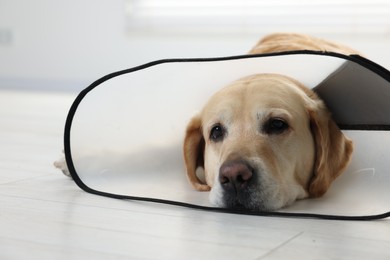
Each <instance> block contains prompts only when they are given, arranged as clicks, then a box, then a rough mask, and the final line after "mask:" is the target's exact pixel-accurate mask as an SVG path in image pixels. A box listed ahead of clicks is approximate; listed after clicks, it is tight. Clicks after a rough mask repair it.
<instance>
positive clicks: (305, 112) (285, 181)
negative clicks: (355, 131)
mask: <svg viewBox="0 0 390 260" xmlns="http://www.w3.org/2000/svg"><path fill="white" fill-rule="evenodd" d="M291 50H319V51H332V52H338V53H344V54H352V53H357V52H356V51H354V50H352V49H350V48H348V47H344V46H341V45H337V44H334V43H331V42H328V41H324V40H320V39H316V38H313V37H309V36H304V35H298V34H273V35H269V36H267V37H265V38H264V39H262V40H261V41H260V42H259V43H258V44H257V45H256V46H255V47H254V48H253V49H252V50H251V51H250V53H252V54H255V53H268V52H278V51H291ZM302 69H305V68H302ZM274 119H277V120H279V121H280V120H282V122H284V123H286V124H287V126H288V127H287V129H285V131H282V132H281V133H279V132H277V133H273V132H271V133H267V131H265V130H264V128H265V126H266V125H267V124H268V123H269V122H270V120H271V121H272V120H274ZM215 125H218V126H220V128H223V130H224V134H223V136H222V137H221V138H220V139H221V140H217V141H215V140H213V139H212V138H211V136H212V135H213V134H212V131H213V130H212V129H213V127H214V126H215ZM352 150H353V145H352V142H351V141H350V140H349V139H348V138H346V137H345V136H344V135H343V133H342V132H341V131H340V129H339V128H338V127H337V125H336V124H335V122H334V121H333V120H332V118H331V115H330V113H329V111H328V110H327V108H326V106H325V105H324V103H323V102H322V101H321V100H320V99H319V98H318V97H317V95H316V94H315V93H314V92H312V91H311V90H309V89H307V88H306V87H304V86H302V85H301V84H300V83H299V82H297V81H295V80H294V79H291V78H288V77H286V76H283V75H276V74H258V75H252V76H249V77H246V78H243V79H240V80H238V81H236V82H233V83H232V84H231V85H229V86H227V87H225V88H223V89H222V90H220V91H219V92H217V93H216V94H214V95H213V96H212V97H211V98H210V100H209V101H208V103H207V104H206V105H205V107H204V108H203V109H202V111H201V112H200V113H199V115H197V116H195V117H194V118H193V119H192V120H191V121H190V123H189V124H188V127H187V130H186V136H185V140H184V147H183V151H184V160H185V164H186V169H187V176H188V178H189V180H190V182H191V183H192V185H193V186H194V188H195V189H197V190H199V191H209V190H211V192H210V201H211V203H212V204H214V205H215V206H220V207H233V208H236V207H240V208H246V209H250V210H276V209H279V208H281V207H284V206H286V205H289V204H291V203H292V202H294V201H295V200H297V199H303V198H307V197H320V196H322V195H323V194H324V193H325V192H326V191H327V190H328V188H329V186H330V185H331V183H332V182H333V180H334V179H335V178H336V177H337V176H339V175H340V174H341V173H342V171H343V170H344V169H345V167H346V166H347V165H348V163H349V161H350V158H351V154H352ZM226 165H228V167H230V168H232V167H235V168H237V171H244V172H250V176H252V177H251V178H250V180H249V181H247V180H246V179H247V177H242V176H241V175H242V174H241V173H240V172H239V173H234V175H235V176H236V175H239V177H240V178H241V179H245V181H244V184H245V185H244V186H245V187H244V188H239V187H238V186H239V185H236V187H235V188H234V189H233V190H232V189H229V190H228V189H226V188H224V186H226V185H225V181H221V179H222V180H223V179H225V180H226V178H224V177H223V176H222V177H221V175H223V173H222V171H223V169H226ZM232 165H233V166H232ZM237 165H238V166H237ZM199 168H203V169H204V175H205V181H201V179H200V178H198V176H197V169H199ZM229 171H230V172H231V171H232V170H231V169H230V170H229ZM230 174H231V173H230ZM241 181H242V180H241ZM240 185H241V184H240Z"/></svg>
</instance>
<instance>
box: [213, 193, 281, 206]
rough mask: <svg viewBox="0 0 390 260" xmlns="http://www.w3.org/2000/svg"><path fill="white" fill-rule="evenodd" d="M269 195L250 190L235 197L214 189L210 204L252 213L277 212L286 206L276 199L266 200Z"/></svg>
mask: <svg viewBox="0 0 390 260" xmlns="http://www.w3.org/2000/svg"><path fill="white" fill-rule="evenodd" d="M268 195H269V194H268ZM268 195H265V194H263V193H261V192H253V191H250V190H249V191H244V192H241V193H239V194H237V195H234V196H233V195H231V194H228V193H225V192H224V191H220V190H218V189H212V190H211V193H210V202H211V204H212V205H213V206H215V207H220V208H227V209H232V210H239V211H252V212H256V211H257V212H264V211H275V210H278V209H281V208H283V207H284V206H286V205H284V203H283V202H282V201H281V200H278V199H275V197H274V199H266V198H267V197H268Z"/></svg>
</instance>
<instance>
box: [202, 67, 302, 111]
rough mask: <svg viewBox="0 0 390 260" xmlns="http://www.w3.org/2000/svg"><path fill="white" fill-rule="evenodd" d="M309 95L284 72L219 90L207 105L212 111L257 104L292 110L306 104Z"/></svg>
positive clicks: (265, 75)
mask: <svg viewBox="0 0 390 260" xmlns="http://www.w3.org/2000/svg"><path fill="white" fill-rule="evenodd" d="M306 97H307V95H306V94H305V92H304V91H303V90H302V88H301V87H299V86H298V83H297V82H295V81H293V80H291V79H289V78H287V77H284V76H281V75H274V74H259V75H254V76H249V77H246V78H243V79H240V80H238V81H235V82H233V83H232V84H230V85H228V86H226V87H225V88H223V89H221V90H220V91H219V92H217V93H215V94H214V95H213V96H212V97H211V98H210V100H209V102H208V103H207V104H206V106H205V107H204V110H206V111H209V112H212V111H214V112H217V111H218V110H221V109H223V110H230V109H231V110H235V111H236V110H243V109H245V108H250V107H253V108H254V109H261V108H284V109H292V108H295V107H297V106H303V104H304V99H305V98H306Z"/></svg>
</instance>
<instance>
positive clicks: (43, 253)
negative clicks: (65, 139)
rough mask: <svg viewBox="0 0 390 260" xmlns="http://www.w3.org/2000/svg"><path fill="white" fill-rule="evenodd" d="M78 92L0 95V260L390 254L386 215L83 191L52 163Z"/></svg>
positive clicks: (383, 256)
mask: <svg viewBox="0 0 390 260" xmlns="http://www.w3.org/2000/svg"><path fill="white" fill-rule="evenodd" d="M73 98H74V96H73V95H70V94H61V93H44V92H16V91H4V90H2V91H0V259H353V260H356V259H390V219H387V220H382V221H375V222H342V221H320V220H311V219H288V218H267V217H256V216H239V215H230V214H221V213H210V212H203V211H198V210H192V209H185V208H179V207H174V206H163V205H157V204H151V203H140V202H132V201H123V200H116V199H110V198H104V197H99V196H96V195H91V194H87V193H85V192H83V191H82V190H80V189H79V188H78V187H77V186H76V185H75V184H74V183H73V181H71V180H69V179H67V178H66V177H64V176H63V175H62V174H61V173H60V172H58V171H57V170H56V169H54V167H53V166H52V163H53V161H54V160H56V159H57V158H58V156H59V154H60V151H61V149H62V132H63V125H64V120H65V116H66V113H67V110H68V108H69V106H70V104H71V102H72V101H73Z"/></svg>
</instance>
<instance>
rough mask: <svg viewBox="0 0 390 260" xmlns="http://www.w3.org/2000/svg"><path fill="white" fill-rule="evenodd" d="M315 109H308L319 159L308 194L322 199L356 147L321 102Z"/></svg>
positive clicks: (316, 161) (316, 160) (318, 102)
mask: <svg viewBox="0 0 390 260" xmlns="http://www.w3.org/2000/svg"><path fill="white" fill-rule="evenodd" d="M316 103H317V105H316V108H315V109H309V116H310V126H311V131H312V134H313V138H314V142H315V152H316V155H315V157H316V159H315V162H314V168H313V177H312V179H311V181H310V184H309V187H308V191H309V194H310V196H311V197H320V196H322V195H323V194H325V192H326V191H327V190H328V188H329V187H330V185H331V183H332V182H333V180H334V179H336V178H337V177H338V176H339V175H340V174H341V173H342V171H343V170H344V169H345V168H346V167H347V165H348V163H349V161H350V159H351V155H352V151H353V144H352V141H350V140H349V139H348V138H347V137H345V136H344V134H343V133H342V132H341V130H340V129H339V127H338V126H337V125H336V123H335V122H334V121H333V119H332V118H331V115H330V112H329V111H328V110H327V108H326V107H325V105H324V104H323V103H322V102H321V101H319V100H318V101H317V102H316Z"/></svg>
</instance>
